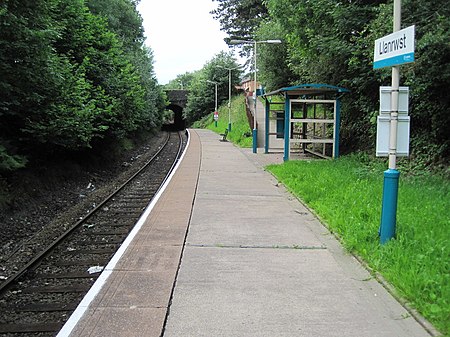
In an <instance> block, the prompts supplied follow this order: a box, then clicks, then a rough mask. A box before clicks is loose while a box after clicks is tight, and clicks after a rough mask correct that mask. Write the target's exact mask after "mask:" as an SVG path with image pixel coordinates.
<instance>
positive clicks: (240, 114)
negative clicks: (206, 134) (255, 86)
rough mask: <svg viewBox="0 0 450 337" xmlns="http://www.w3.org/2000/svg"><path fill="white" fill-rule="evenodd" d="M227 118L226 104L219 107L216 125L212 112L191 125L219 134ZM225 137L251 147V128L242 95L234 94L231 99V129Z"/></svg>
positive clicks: (224, 126) (226, 125)
mask: <svg viewBox="0 0 450 337" xmlns="http://www.w3.org/2000/svg"><path fill="white" fill-rule="evenodd" d="M228 120H229V118H228V105H227V104H226V105H222V106H221V107H219V120H218V121H217V127H216V126H215V123H214V120H213V114H212V113H211V114H209V115H208V116H205V117H204V118H203V119H202V120H200V121H198V122H195V123H194V124H193V126H192V127H194V128H206V129H210V130H212V131H214V132H216V133H219V134H221V133H224V132H225V129H227V128H228ZM227 139H228V140H229V141H231V142H233V143H234V144H236V145H238V146H240V147H252V130H251V129H250V126H249V125H248V121H247V115H246V112H245V97H244V96H243V95H240V96H235V97H233V98H232V100H231V131H230V132H229V133H228V135H227Z"/></svg>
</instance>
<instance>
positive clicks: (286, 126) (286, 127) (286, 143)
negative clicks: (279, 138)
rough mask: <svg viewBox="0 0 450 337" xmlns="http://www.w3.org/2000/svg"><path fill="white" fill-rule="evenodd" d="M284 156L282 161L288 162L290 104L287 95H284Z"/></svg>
mask: <svg viewBox="0 0 450 337" xmlns="http://www.w3.org/2000/svg"><path fill="white" fill-rule="evenodd" d="M284 98H285V101H284V156H283V160H284V161H288V160H289V151H290V138H291V137H290V136H291V135H290V132H289V131H290V124H291V104H290V100H289V96H288V94H287V93H285V94H284Z"/></svg>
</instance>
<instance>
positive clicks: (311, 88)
mask: <svg viewBox="0 0 450 337" xmlns="http://www.w3.org/2000/svg"><path fill="white" fill-rule="evenodd" d="M345 92H349V90H348V89H345V88H342V87H336V86H334V85H329V84H322V83H309V84H300V85H296V86H292V87H284V88H280V89H278V90H275V91H271V92H268V93H265V94H264V95H263V96H273V95H278V94H284V93H286V94H287V95H288V96H303V95H321V94H327V93H345Z"/></svg>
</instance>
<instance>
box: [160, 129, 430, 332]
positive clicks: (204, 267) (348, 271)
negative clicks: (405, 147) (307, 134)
mask: <svg viewBox="0 0 450 337" xmlns="http://www.w3.org/2000/svg"><path fill="white" fill-rule="evenodd" d="M193 132H195V133H197V134H198V135H199V137H200V141H201V167H200V175H199V181H198V187H197V192H196V196H195V199H194V205H193V212H192V216H191V220H190V225H189V231H188V235H187V239H186V245H185V248H184V252H183V256H182V261H181V265H180V270H179V273H178V277H177V280H176V285H175V289H174V293H173V298H172V302H171V305H170V308H169V315H168V319H167V322H166V326H165V331H164V334H163V336H164V337H175V336H176V337H179V336H192V337H194V336H195V337H198V336H208V337H211V336H227V337H230V336H296V337H298V336H324V337H325V336H347V337H348V336H355V337H362V336H367V337H374V336H386V337H388V336H389V337H392V336H396V337H401V336H405V337H406V336H408V337H411V336H429V334H428V333H427V332H426V331H425V330H424V329H423V328H422V326H421V325H419V324H418V323H417V322H416V321H415V320H414V319H413V318H412V317H410V315H409V314H408V312H407V311H406V310H405V309H404V308H403V307H402V306H401V305H400V304H399V303H398V302H397V301H396V300H395V299H394V298H393V297H392V296H391V295H390V294H389V293H388V292H387V291H386V290H385V289H384V288H383V287H382V286H381V285H380V284H379V283H378V282H377V281H376V280H374V279H373V278H372V277H371V275H370V274H369V273H368V272H367V271H366V270H365V269H364V268H363V267H362V266H361V265H360V264H359V263H358V261H357V260H356V259H355V258H353V257H352V256H350V255H348V254H346V253H345V252H344V251H343V249H342V248H341V246H340V244H339V243H338V242H337V241H336V240H335V238H334V237H333V236H332V235H331V234H330V233H329V232H328V230H327V229H326V228H324V227H323V226H322V224H321V223H320V222H319V221H318V220H317V219H316V218H315V217H314V216H313V215H312V214H311V213H310V212H309V211H308V209H306V208H305V207H304V206H303V205H302V204H301V203H300V202H298V201H297V200H296V199H295V198H293V197H292V196H291V195H290V194H288V193H287V192H286V191H285V190H284V189H283V188H282V187H279V186H278V184H277V182H276V180H275V179H274V178H273V177H272V176H271V175H270V174H269V173H267V172H265V171H264V170H263V169H262V165H264V164H267V163H268V162H269V161H270V159H271V158H272V159H274V160H275V161H276V162H280V158H281V157H282V156H280V155H279V154H278V155H270V154H269V155H264V154H258V155H255V154H252V153H251V152H250V151H248V150H247V149H238V148H237V147H235V146H233V145H232V144H231V143H226V142H220V141H219V136H218V135H217V134H214V133H212V132H211V131H207V130H195V131H193ZM260 151H261V150H260ZM262 157H264V158H263V159H261V158H262Z"/></svg>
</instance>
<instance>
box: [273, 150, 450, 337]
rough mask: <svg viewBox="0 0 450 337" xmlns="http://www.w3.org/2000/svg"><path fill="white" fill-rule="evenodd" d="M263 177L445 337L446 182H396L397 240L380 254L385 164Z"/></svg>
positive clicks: (449, 319)
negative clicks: (273, 178) (307, 209)
mask: <svg viewBox="0 0 450 337" xmlns="http://www.w3.org/2000/svg"><path fill="white" fill-rule="evenodd" d="M267 169H268V170H269V171H270V172H272V174H274V175H275V176H276V177H277V178H278V180H279V181H280V182H282V183H283V184H284V185H285V186H286V187H287V188H288V189H289V190H290V191H291V192H292V193H294V194H295V195H296V196H298V197H299V198H300V199H302V200H303V201H304V202H305V203H306V204H307V205H308V206H309V207H310V208H312V209H313V210H314V211H315V212H316V213H317V214H318V215H319V216H320V217H321V219H322V220H323V221H324V222H325V223H326V224H327V226H328V227H329V229H330V230H331V231H332V232H334V233H335V234H337V236H338V237H339V238H340V239H341V242H342V243H343V245H344V246H345V247H346V248H347V249H348V250H349V251H350V252H353V253H355V254H357V255H359V256H360V257H362V258H363V259H364V260H365V261H366V262H367V264H368V265H369V267H370V268H372V269H373V270H375V271H377V272H379V273H380V274H381V275H383V277H384V278H385V279H386V280H387V281H388V282H390V283H391V284H392V285H393V286H394V287H395V288H396V290H397V292H398V294H399V295H400V296H402V297H403V298H405V299H406V300H407V301H408V302H409V303H410V304H411V305H412V306H413V307H415V308H416V309H417V310H418V311H419V312H420V313H421V314H422V315H423V316H424V317H426V318H427V319H428V320H429V321H430V322H431V323H432V324H433V325H434V326H435V327H436V328H437V329H439V330H440V331H441V332H442V333H443V334H444V335H446V336H448V335H450V247H449V246H450V245H449V239H450V219H449V209H450V198H449V187H450V183H449V180H448V179H446V178H444V177H440V176H433V175H426V174H425V175H420V176H400V187H399V199H398V211H397V237H396V239H395V240H391V241H390V242H389V243H388V244H385V245H383V246H381V245H380V244H379V239H378V227H379V223H380V215H381V196H382V185H383V171H384V170H385V169H386V168H385V164H384V163H381V162H379V161H376V160H372V159H370V158H369V157H368V156H365V155H350V156H346V157H342V158H340V159H339V160H335V161H324V160H311V161H289V162H286V163H284V164H281V165H271V166H269V167H267Z"/></svg>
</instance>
